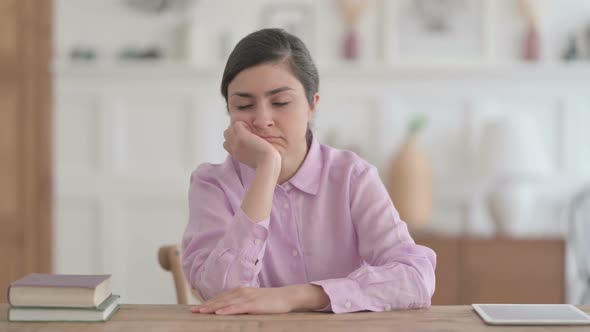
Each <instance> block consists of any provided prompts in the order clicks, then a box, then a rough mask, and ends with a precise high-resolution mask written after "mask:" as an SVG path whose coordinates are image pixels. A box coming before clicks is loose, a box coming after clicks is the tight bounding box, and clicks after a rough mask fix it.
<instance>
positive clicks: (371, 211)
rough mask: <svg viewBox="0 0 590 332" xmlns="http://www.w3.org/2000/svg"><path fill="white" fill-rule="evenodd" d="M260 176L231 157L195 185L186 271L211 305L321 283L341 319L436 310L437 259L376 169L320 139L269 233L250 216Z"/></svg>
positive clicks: (277, 206) (282, 191) (280, 191)
mask: <svg viewBox="0 0 590 332" xmlns="http://www.w3.org/2000/svg"><path fill="white" fill-rule="evenodd" d="M254 174H255V173H254V170H253V169H251V168H249V167H248V166H246V165H244V164H241V163H239V162H237V161H236V160H235V159H233V158H232V157H228V158H227V160H226V161H225V162H224V163H223V164H219V165H212V164H203V165H201V166H199V168H197V170H195V171H194V172H193V174H192V176H191V183H190V189H189V209H190V213H189V215H190V222H189V224H188V226H187V228H186V231H185V233H184V238H183V241H182V248H183V268H184V272H185V274H186V276H187V279H188V280H189V282H190V284H191V286H192V287H193V288H195V289H197V290H198V291H199V293H200V294H201V296H202V297H203V298H205V299H209V298H212V297H214V296H216V295H218V294H220V293H221V292H224V291H226V290H230V289H233V288H236V287H240V286H246V287H281V286H287V285H293V284H303V283H312V284H315V285H319V286H321V287H323V289H324V291H325V292H326V293H327V294H328V296H329V298H330V302H331V304H330V306H331V307H330V308H327V309H331V310H332V311H333V312H335V313H343V312H353V311H361V310H371V311H383V310H391V309H396V308H397V309H400V308H401V309H405V308H423V307H428V306H429V305H430V299H431V297H432V294H433V293H434V284H435V275H434V270H435V266H436V255H435V253H434V252H433V251H432V250H431V249H429V248H427V247H423V246H420V245H417V244H415V242H414V241H413V240H412V238H411V237H410V234H409V233H408V229H407V227H406V224H405V223H404V222H403V221H402V220H401V219H400V217H399V215H398V213H397V211H396V210H395V208H394V206H393V204H392V203H391V199H390V198H389V195H388V193H387V191H386V189H385V187H384V186H383V183H382V182H381V180H380V178H379V174H378V173H377V170H376V168H375V167H374V166H372V165H370V164H369V163H368V162H366V161H364V160H363V159H361V158H359V157H358V156H357V155H355V154H354V153H352V152H349V151H342V150H337V149H334V148H331V147H329V146H326V145H323V144H319V143H318V142H317V140H315V138H314V139H313V141H312V144H311V146H310V150H309V152H308V155H307V157H306V159H305V161H304V163H303V164H302V166H301V167H300V169H299V170H298V171H297V173H296V174H295V175H294V176H293V177H292V178H291V179H290V180H289V181H287V182H285V183H283V184H282V185H277V186H276V188H275V192H274V198H273V205H272V211H271V215H270V218H269V219H267V220H264V221H261V222H259V223H254V222H253V221H252V220H251V219H250V218H249V217H248V216H247V215H246V214H245V213H244V212H243V211H242V210H241V208H240V206H241V205H242V201H243V199H244V197H245V195H246V190H247V188H249V186H250V184H251V183H252V181H253V178H254Z"/></svg>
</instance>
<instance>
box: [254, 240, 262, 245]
mask: <svg viewBox="0 0 590 332" xmlns="http://www.w3.org/2000/svg"><path fill="white" fill-rule="evenodd" d="M254 243H256V245H258V246H259V245H260V244H261V243H262V240H260V239H256V240H254Z"/></svg>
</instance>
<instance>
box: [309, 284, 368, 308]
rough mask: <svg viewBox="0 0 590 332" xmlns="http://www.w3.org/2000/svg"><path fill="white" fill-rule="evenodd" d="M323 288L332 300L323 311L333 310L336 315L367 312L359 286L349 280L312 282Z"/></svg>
mask: <svg viewBox="0 0 590 332" xmlns="http://www.w3.org/2000/svg"><path fill="white" fill-rule="evenodd" d="M311 284H313V285H317V286H321V287H322V288H323V289H324V292H326V294H327V295H328V297H329V298H330V305H329V306H328V307H326V308H324V309H322V310H321V311H327V310H329V309H332V311H333V312H334V313H336V314H339V313H345V312H355V311H362V310H367V309H368V308H367V305H366V303H365V300H364V295H363V293H362V291H361V288H360V286H359V284H358V283H357V282H356V281H354V280H352V279H348V278H341V279H328V280H321V281H314V282H311Z"/></svg>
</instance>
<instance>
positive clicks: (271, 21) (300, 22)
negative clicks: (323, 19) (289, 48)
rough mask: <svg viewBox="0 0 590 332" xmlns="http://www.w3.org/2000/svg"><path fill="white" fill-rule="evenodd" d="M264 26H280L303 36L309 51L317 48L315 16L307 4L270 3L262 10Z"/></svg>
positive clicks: (300, 36) (298, 35) (261, 18)
mask: <svg viewBox="0 0 590 332" xmlns="http://www.w3.org/2000/svg"><path fill="white" fill-rule="evenodd" d="M260 15H261V17H260V22H261V27H262V28H280V29H284V30H285V31H287V32H289V33H291V34H293V35H295V36H297V37H299V38H301V40H302V41H303V42H304V43H305V45H306V46H307V48H308V49H309V51H310V52H311V53H312V54H313V51H314V49H315V34H316V31H315V17H314V10H313V7H312V6H310V5H307V4H298V3H287V4H268V5H266V6H264V7H263V8H262V10H261V14H260Z"/></svg>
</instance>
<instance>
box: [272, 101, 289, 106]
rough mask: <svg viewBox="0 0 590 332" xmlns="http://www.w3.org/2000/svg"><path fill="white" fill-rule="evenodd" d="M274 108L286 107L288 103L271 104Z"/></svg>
mask: <svg viewBox="0 0 590 332" xmlns="http://www.w3.org/2000/svg"><path fill="white" fill-rule="evenodd" d="M272 104H273V105H274V106H278V107H283V106H287V105H289V102H288V101H287V102H284V103H272Z"/></svg>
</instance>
